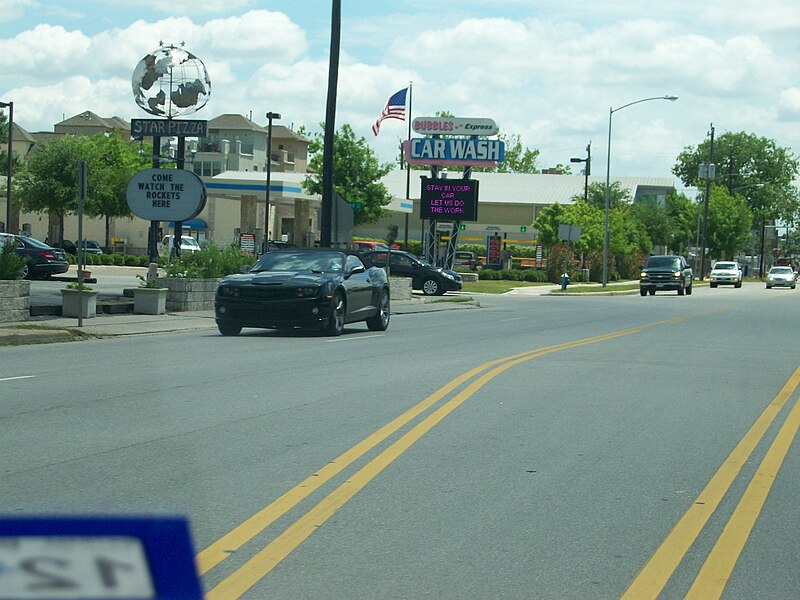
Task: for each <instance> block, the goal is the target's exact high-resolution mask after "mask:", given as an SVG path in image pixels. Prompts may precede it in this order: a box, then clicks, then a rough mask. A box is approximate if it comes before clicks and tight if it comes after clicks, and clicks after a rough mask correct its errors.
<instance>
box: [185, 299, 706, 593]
mask: <svg viewBox="0 0 800 600" xmlns="http://www.w3.org/2000/svg"><path fill="white" fill-rule="evenodd" d="M712 312H720V311H718V310H715V311H712ZM693 316H699V315H697V314H696V315H693ZM686 318H688V317H679V318H675V319H669V320H664V321H657V322H653V323H648V324H644V325H641V326H637V327H631V328H628V329H623V330H619V331H616V332H612V333H607V334H603V335H598V336H593V337H588V338H584V339H580V340H575V341H571V342H565V343H563V344H556V345H553V346H548V347H544V348H539V349H535V350H530V351H527V352H523V353H520V354H515V355H512V356H507V357H504V358H501V359H497V360H493V361H490V362H487V363H484V364H482V365H479V366H478V367H476V368H474V369H471V370H470V371H467V372H466V373H464V374H462V375H460V376H459V377H456V378H455V379H453V380H452V381H450V382H448V383H447V384H445V385H444V386H442V387H441V388H439V389H438V390H436V391H435V392H434V393H433V394H431V395H430V396H428V397H427V398H425V399H424V400H422V402H420V403H418V404H417V405H415V406H414V407H412V408H410V409H409V410H407V411H406V412H404V413H403V414H401V415H400V416H398V417H397V418H395V419H394V420H392V421H391V422H389V423H387V424H386V425H384V426H383V427H381V428H380V429H378V430H377V431H375V432H374V433H373V434H371V435H369V436H367V437H366V438H364V439H363V440H362V441H361V442H359V443H358V444H356V445H355V446H353V447H352V448H350V449H349V450H347V451H346V452H344V453H343V454H341V455H340V456H338V457H337V458H336V459H334V460H332V461H331V462H330V463H328V464H327V465H325V466H324V467H323V468H321V469H320V470H319V471H317V472H316V473H314V474H312V475H311V476H309V477H307V478H306V479H305V480H304V481H302V482H301V483H299V484H298V485H297V486H295V487H294V488H292V489H290V490H288V491H287V492H286V493H284V494H283V495H282V496H280V497H279V498H277V499H276V500H275V501H274V502H272V503H271V504H269V505H267V506H265V507H264V508H263V509H261V510H260V511H258V512H257V513H256V514H254V515H253V516H252V517H250V518H249V519H247V520H246V521H244V522H243V523H241V524H240V525H238V526H237V527H236V528H234V529H233V530H231V531H230V532H229V533H227V534H226V535H224V536H222V537H221V538H219V539H218V540H217V541H216V542H214V543H212V544H211V545H210V546H208V547H207V548H206V549H205V550H203V551H202V552H200V553H199V554H198V555H197V563H198V569H199V572H200V574H201V575H205V574H206V573H208V572H209V571H211V570H212V569H213V568H214V567H216V566H217V565H219V564H220V563H222V562H223V561H224V560H225V559H226V558H227V557H228V556H230V555H231V553H233V552H236V551H237V550H239V549H240V548H242V547H243V546H244V545H245V544H247V543H248V542H250V541H251V540H253V539H254V538H255V537H256V536H257V535H259V534H260V533H261V532H263V531H264V530H265V529H266V528H267V527H269V526H270V525H271V524H273V523H274V522H275V521H276V520H278V519H279V518H281V517H282V516H284V515H285V514H286V513H288V512H289V511H290V510H292V509H293V508H295V507H296V506H297V505H298V504H299V503H300V502H301V501H303V500H305V499H306V498H308V497H309V496H310V495H311V494H312V493H314V492H315V491H317V490H318V489H320V488H321V487H322V486H324V485H325V484H326V483H328V482H329V481H330V480H331V479H332V478H333V477H335V476H336V475H338V474H339V473H341V472H342V471H344V470H345V469H346V468H347V467H349V466H350V465H352V464H353V462H355V461H356V460H358V459H360V458H361V457H363V456H364V455H366V454H367V453H368V452H370V451H371V450H372V449H374V448H375V447H376V446H378V445H379V444H381V443H383V442H385V441H386V440H388V438H389V437H390V436H392V435H393V434H395V433H397V432H398V431H400V430H401V429H402V428H404V427H405V426H407V425H409V424H410V423H411V422H412V421H414V420H416V419H418V418H420V417H422V416H423V414H424V413H426V412H427V411H429V410H431V409H434V407H436V405H437V404H439V403H440V402H441V401H442V400H444V399H445V398H447V397H448V396H450V395H451V394H453V393H454V392H457V393H455V395H453V396H452V397H451V398H450V399H449V400H447V401H446V402H444V403H443V404H441V405H440V406H439V407H438V408H435V410H433V411H432V412H431V413H430V414H429V415H428V416H426V417H424V418H423V419H422V420H421V421H419V422H418V423H417V424H416V425H414V426H413V427H412V428H411V429H409V430H408V431H407V432H406V433H404V434H403V435H401V436H400V437H399V438H398V439H397V440H396V441H394V442H393V443H391V444H390V445H389V446H388V447H387V448H385V449H384V450H382V451H381V452H380V453H378V454H377V455H376V456H375V457H374V458H373V459H372V460H370V461H369V462H368V463H367V464H366V465H364V466H363V467H362V468H361V469H359V470H358V471H357V472H355V473H354V474H353V475H352V476H351V477H349V478H348V479H347V481H345V482H344V483H343V484H341V485H340V486H339V487H338V488H336V489H335V490H334V491H333V492H331V493H330V494H328V495H327V496H326V497H325V498H323V499H322V500H321V501H320V502H319V503H318V504H316V505H315V506H314V507H312V508H311V509H310V510H309V511H308V512H307V513H305V514H304V515H303V516H301V517H300V518H299V519H298V520H297V521H295V522H294V523H293V524H292V525H290V526H289V528H288V529H286V530H285V531H284V532H283V533H281V534H280V535H278V536H277V537H276V538H275V539H274V540H273V541H272V542H270V543H269V544H268V545H267V546H266V547H264V548H263V549H262V550H260V551H258V552H257V553H256V554H255V555H254V556H253V557H252V558H250V559H249V560H247V561H246V562H245V563H244V564H243V565H242V566H241V567H239V568H238V569H237V570H236V571H235V572H233V573H232V574H230V575H229V576H228V577H226V578H225V579H223V580H222V581H221V582H220V583H219V584H217V585H216V586H215V587H214V588H213V589H211V590H210V591H209V592H208V593H207V594H206V598H207V600H233V599H235V598H239V597H241V596H242V595H243V594H244V593H245V592H246V591H247V590H249V589H250V588H251V587H253V586H254V585H255V584H256V583H258V581H260V580H261V579H262V578H264V577H265V576H266V575H267V574H268V573H270V571H272V569H274V568H275V567H276V566H277V565H278V564H280V562H281V561H282V560H283V559H284V558H286V557H287V556H288V555H289V554H290V553H291V552H293V551H294V550H295V549H296V548H297V547H298V546H299V545H300V544H302V543H303V541H305V540H306V539H307V538H308V537H309V536H310V535H311V534H312V533H313V532H314V531H315V530H316V529H317V528H318V527H319V526H320V525H321V524H322V523H324V522H325V521H326V520H327V519H329V518H330V517H331V516H332V515H334V514H335V513H336V511H337V510H339V509H340V508H341V507H342V506H344V505H345V504H346V503H347V502H348V501H349V500H350V499H351V498H353V496H355V495H356V494H357V493H358V492H359V491H360V490H362V489H363V488H364V487H365V486H366V485H367V484H368V483H369V482H370V481H372V480H373V479H374V478H375V477H376V476H377V475H378V474H380V473H381V472H382V471H383V470H384V469H386V468H387V467H388V466H389V465H390V464H391V463H392V462H393V461H394V460H395V459H397V458H398V457H399V456H400V455H402V454H403V452H405V451H406V450H407V449H408V448H410V447H411V446H412V445H413V444H414V443H416V442H417V441H418V440H419V439H420V438H422V437H423V436H424V435H425V434H426V433H428V432H429V431H430V430H431V429H433V427H435V426H436V425H437V424H438V423H440V422H441V421H442V420H443V419H444V418H445V417H447V416H448V415H449V414H450V413H452V412H453V411H454V410H455V409H456V408H458V407H459V406H461V405H462V404H463V403H464V402H465V401H466V400H468V399H469V398H470V397H472V396H473V395H474V394H475V393H476V392H477V391H478V390H480V389H481V388H482V387H484V386H485V385H486V384H487V383H489V382H490V381H491V380H492V379H494V378H495V377H497V376H498V375H500V374H501V373H503V372H505V371H506V370H508V369H510V368H511V367H514V366H516V365H519V364H521V363H524V362H527V361H530V360H533V359H535V358H540V357H542V356H546V355H548V354H552V353H554V352H560V351H562V350H569V349H572V348H578V347H580V346H586V345H590V344H596V343H599V342H604V341H608V340H612V339H615V338H620V337H624V336H628V335H632V334H634V333H639V332H641V331H643V330H645V329H647V328H650V327H655V326H658V325H664V324H675V323H679V322H681V321H684V320H685V319H686ZM462 386H463V389H461V390H460V391H457V390H459V388H462Z"/></svg>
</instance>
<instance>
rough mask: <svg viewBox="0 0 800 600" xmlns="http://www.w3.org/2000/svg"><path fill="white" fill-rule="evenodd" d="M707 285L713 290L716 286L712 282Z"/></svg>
mask: <svg viewBox="0 0 800 600" xmlns="http://www.w3.org/2000/svg"><path fill="white" fill-rule="evenodd" d="M708 285H709V287H712V288H715V287H717V284H716V283H714V282H713V281H712V282H711V283H709V284H708Z"/></svg>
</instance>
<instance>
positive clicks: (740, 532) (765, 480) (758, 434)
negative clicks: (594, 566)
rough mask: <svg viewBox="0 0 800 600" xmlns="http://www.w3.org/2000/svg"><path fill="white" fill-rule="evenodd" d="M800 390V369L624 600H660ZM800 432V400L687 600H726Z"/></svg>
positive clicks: (731, 455) (769, 406) (771, 446)
mask: <svg viewBox="0 0 800 600" xmlns="http://www.w3.org/2000/svg"><path fill="white" fill-rule="evenodd" d="M798 385H800V367H798V369H797V370H796V371H795V372H794V373H793V374H792V376H791V377H790V378H789V380H788V381H787V382H786V384H785V385H784V386H783V388H782V389H781V390H780V391H779V392H778V394H777V395H776V396H775V398H774V399H773V400H772V402H770V403H769V405H768V406H767V407H766V409H764V412H762V413H761V415H760V416H759V417H758V419H757V420H756V422H755V423H753V425H752V427H750V429H749V430H748V432H747V433H746V434H745V435H744V437H743V438H742V439H741V441H740V442H739V443H738V444H737V445H736V447H735V448H734V449H733V451H732V452H731V453H730V455H729V456H728V458H727V459H726V460H725V462H724V463H723V464H722V466H721V467H720V468H719V469H718V470H717V472H716V473H715V474H714V476H713V477H712V478H711V481H709V482H708V485H706V487H705V489H703V491H702V492H700V495H699V496H698V497H697V499H696V500H695V501H694V503H693V504H692V506H691V507H690V508H689V510H688V511H687V512H686V513H685V514H684V515H683V517H682V518H681V520H680V521H678V524H677V525H675V527H674V528H673V529H672V531H671V532H670V534H669V535H668V536H667V537H666V539H665V540H664V541H663V542H662V543H661V545H660V546H659V548H658V549H657V550H656V552H655V554H653V556H652V557H651V558H650V560H649V561H648V562H647V564H645V566H644V568H643V569H642V570H641V571H640V572H639V574H638V575H637V576H636V578H635V579H634V580H633V581H632V582H631V583H630V585H629V586H628V589H627V590H626V591H625V593H624V594H623V595H622V598H623V600H646V599H648V598H653V599H655V598H658V596H659V594H661V591H662V590H663V589H664V586H665V585H666V584H667V581H669V579H670V577H672V574H673V573H674V572H675V570H676V569H677V568H678V565H679V564H680V562H681V560H683V557H684V556H685V555H686V553H687V552H688V551H689V548H690V547H691V546H692V544H693V543H694V541H695V540H696V539H697V537H698V536H699V535H700V532H701V531H702V529H703V527H705V525H706V523H707V522H708V520H709V519H710V518H711V515H712V514H713V513H714V511H715V510H716V509H717V507H718V506H719V503H720V502H721V501H722V499H723V497H724V496H725V494H726V493H727V492H728V489H729V488H730V486H731V484H732V483H733V482H734V480H735V479H736V477H738V475H739V472H740V471H741V470H742V467H743V466H744V465H745V464H746V463H747V461H748V460H749V458H750V455H751V454H752V453H753V451H754V450H755V449H756V446H758V444H759V443H760V442H761V440H762V439H763V437H764V435H766V433H767V430H768V429H769V427H770V426H771V425H772V423H773V422H774V421H775V419H776V418H777V417H778V414H779V413H780V412H781V410H782V409H783V407H784V406H785V405H786V403H787V402H788V401H789V400H790V399H791V398H792V395H793V394H794V392H795V390H796V389H797V387H798ZM798 427H800V399H798V400H797V401H796V402H795V404H794V407H793V408H792V410H791V412H790V413H789V415H788V416H787V418H786V420H785V421H784V424H783V426H782V427H781V429H780V431H779V432H778V434H777V436H776V437H775V440H774V441H773V442H772V444H771V445H770V447H769V450H768V451H767V453H766V455H765V456H764V459H763V460H762V461H761V465H760V466H759V468H758V470H757V471H756V474H755V476H754V477H753V479H752V480H751V482H750V485H748V487H747V489H746V490H745V492H744V494H743V496H742V498H741V500H740V501H739V504H738V505H737V507H736V509H735V510H734V512H733V514H732V515H731V518H730V519H729V520H728V522H727V524H726V525H725V528H724V530H723V532H722V534H721V535H720V536H719V538H718V539H717V542H716V544H714V547H713V548H712V550H711V553H710V554H709V555H708V557H707V558H706V561H705V563H704V564H703V566H702V568H701V569H700V572H699V574H698V575H697V578H696V579H695V580H694V583H693V584H692V586H691V588H690V589H689V592H688V594H687V595H686V598H690V599H692V600H711V599H713V598H719V597H720V596H722V592H723V591H724V590H725V586H726V585H727V583H728V580H729V578H730V575H731V573H732V572H733V568H734V566H736V561H737V560H738V559H739V555H740V554H741V553H742V550H743V549H744V545H745V542H746V541H747V538H748V536H749V535H750V532H751V531H752V529H753V527H754V525H755V522H756V519H757V518H758V515H759V514H760V513H761V509H762V507H763V506H764V502H766V500H767V495H768V494H769V491H770V489H771V488H772V484H773V483H774V481H775V478H776V477H777V475H778V471H779V470H780V467H781V465H782V464H783V460H784V459H785V458H786V453H787V452H788V451H789V446H791V444H792V441H793V440H794V438H795V436H796V435H797V431H798Z"/></svg>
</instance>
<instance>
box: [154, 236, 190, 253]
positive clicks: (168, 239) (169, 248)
mask: <svg viewBox="0 0 800 600" xmlns="http://www.w3.org/2000/svg"><path fill="white" fill-rule="evenodd" d="M174 247H175V236H174V235H165V236H164V238H163V239H162V240H161V244H160V247H159V250H158V252H159V254H161V255H162V256H172V254H173V250H174ZM199 251H200V244H198V243H197V240H196V239H194V238H193V237H192V236H190V235H182V236H181V252H199Z"/></svg>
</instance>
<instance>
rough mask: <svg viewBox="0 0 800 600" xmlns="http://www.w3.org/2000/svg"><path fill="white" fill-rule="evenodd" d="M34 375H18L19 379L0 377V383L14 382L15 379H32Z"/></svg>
mask: <svg viewBox="0 0 800 600" xmlns="http://www.w3.org/2000/svg"><path fill="white" fill-rule="evenodd" d="M34 377H36V375H20V376H19V377H0V381H14V380H15V379H33V378H34Z"/></svg>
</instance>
